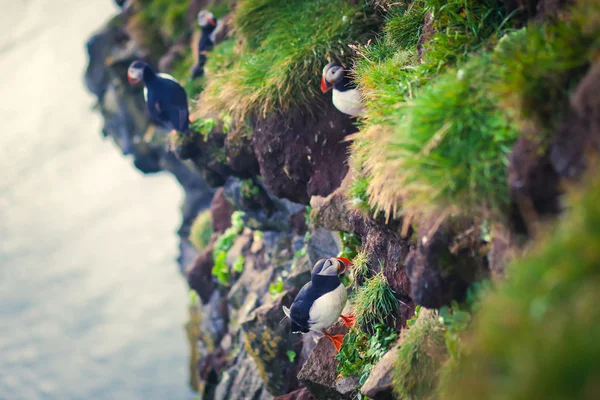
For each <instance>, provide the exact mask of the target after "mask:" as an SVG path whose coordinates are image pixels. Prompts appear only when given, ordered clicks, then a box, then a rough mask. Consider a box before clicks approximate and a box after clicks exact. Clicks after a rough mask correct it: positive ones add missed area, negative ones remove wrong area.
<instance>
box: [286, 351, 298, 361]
mask: <svg viewBox="0 0 600 400" xmlns="http://www.w3.org/2000/svg"><path fill="white" fill-rule="evenodd" d="M285 354H286V355H287V358H288V360H290V362H291V363H293V362H294V360H296V356H297V354H296V352H295V351H294V350H288V351H286V353H285Z"/></svg>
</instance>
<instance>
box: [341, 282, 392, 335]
mask: <svg viewBox="0 0 600 400" xmlns="http://www.w3.org/2000/svg"><path fill="white" fill-rule="evenodd" d="M352 305H353V307H354V315H355V318H356V326H357V327H359V328H361V329H366V330H369V329H371V326H373V325H374V324H386V323H390V318H392V319H393V318H394V317H393V316H394V315H396V312H397V310H398V300H396V297H395V296H394V291H393V290H392V288H391V287H390V285H389V284H388V282H387V280H386V278H385V276H384V275H383V272H379V273H378V274H376V275H375V276H373V277H372V278H369V279H367V280H366V281H365V282H364V284H363V285H362V286H360V287H359V288H358V289H357V290H356V293H355V295H354V297H353V298H352Z"/></svg>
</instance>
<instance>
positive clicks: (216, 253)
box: [212, 211, 244, 286]
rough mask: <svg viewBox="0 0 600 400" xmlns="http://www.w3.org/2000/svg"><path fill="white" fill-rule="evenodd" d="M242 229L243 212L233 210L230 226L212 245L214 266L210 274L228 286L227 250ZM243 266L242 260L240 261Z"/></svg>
mask: <svg viewBox="0 0 600 400" xmlns="http://www.w3.org/2000/svg"><path fill="white" fill-rule="evenodd" d="M243 230H244V213H243V212H242V211H234V212H233V214H231V226H230V227H229V228H227V229H226V230H225V232H223V234H221V235H220V236H219V237H218V238H217V240H215V245H214V247H213V261H214V266H213V269H212V275H213V276H214V277H216V278H217V281H218V282H219V283H220V284H222V285H224V286H229V284H230V280H231V270H230V268H229V266H228V265H227V262H226V259H227V252H228V251H229V249H231V246H233V242H234V241H235V238H236V237H237V236H238V235H239V234H240V233H242V231H243ZM242 268H243V262H242Z"/></svg>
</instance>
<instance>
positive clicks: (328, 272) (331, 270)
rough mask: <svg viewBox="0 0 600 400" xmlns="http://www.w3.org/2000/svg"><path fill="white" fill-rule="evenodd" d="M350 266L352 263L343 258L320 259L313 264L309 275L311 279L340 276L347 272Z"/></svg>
mask: <svg viewBox="0 0 600 400" xmlns="http://www.w3.org/2000/svg"><path fill="white" fill-rule="evenodd" d="M350 265H352V262H351V261H350V260H348V259H347V258H343V257H335V258H327V259H321V260H319V261H317V263H316V264H315V266H314V268H313V270H312V274H311V275H312V277H313V278H315V277H317V276H337V275H341V274H343V273H344V272H346V271H347V270H348V267H349V266H350Z"/></svg>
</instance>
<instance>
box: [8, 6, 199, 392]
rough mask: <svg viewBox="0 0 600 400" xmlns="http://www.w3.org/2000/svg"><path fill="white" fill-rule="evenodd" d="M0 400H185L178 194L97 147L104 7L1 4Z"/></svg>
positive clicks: (109, 9)
mask: <svg viewBox="0 0 600 400" xmlns="http://www.w3.org/2000/svg"><path fill="white" fill-rule="evenodd" d="M0 10H1V11H0V128H1V129H0V400H13V399H27V400H30V399H44V400H46V399H60V400H67V399H111V400H115V399H144V400H150V399H161V400H164V399H190V398H192V397H193V395H192V393H191V392H190V390H189V388H188V385H187V382H188V370H187V362H188V348H187V342H186V338H185V332H184V329H183V324H184V322H185V319H186V303H187V294H186V286H185V283H184V281H183V279H182V277H181V276H180V274H179V272H178V268H177V265H176V263H175V258H176V256H177V238H176V235H175V231H176V229H177V227H178V224H179V221H180V215H179V205H180V202H181V200H182V192H181V190H180V188H179V187H178V185H177V184H176V182H175V181H174V179H172V178H171V177H170V176H168V175H158V176H151V177H144V176H142V175H141V174H140V173H138V172H137V171H136V170H135V169H134V168H133V166H132V164H131V160H128V159H126V158H124V157H123V156H121V155H120V153H119V151H118V149H116V147H115V146H114V145H113V143H111V142H109V141H104V140H103V139H102V138H101V135H100V126H101V122H100V118H99V116H98V115H97V114H94V113H93V112H92V111H91V106H92V105H93V99H92V97H91V95H89V94H87V93H86V92H85V90H84V86H83V72H84V68H85V64H86V59H85V49H84V43H85V40H86V39H87V38H88V36H89V35H90V34H91V33H92V31H94V30H95V29H96V28H98V27H100V26H101V24H102V23H103V22H104V21H106V20H107V19H108V18H109V17H110V15H112V14H113V13H115V12H117V8H116V7H115V6H114V5H113V2H112V0H84V1H67V0H19V1H14V0H0Z"/></svg>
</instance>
